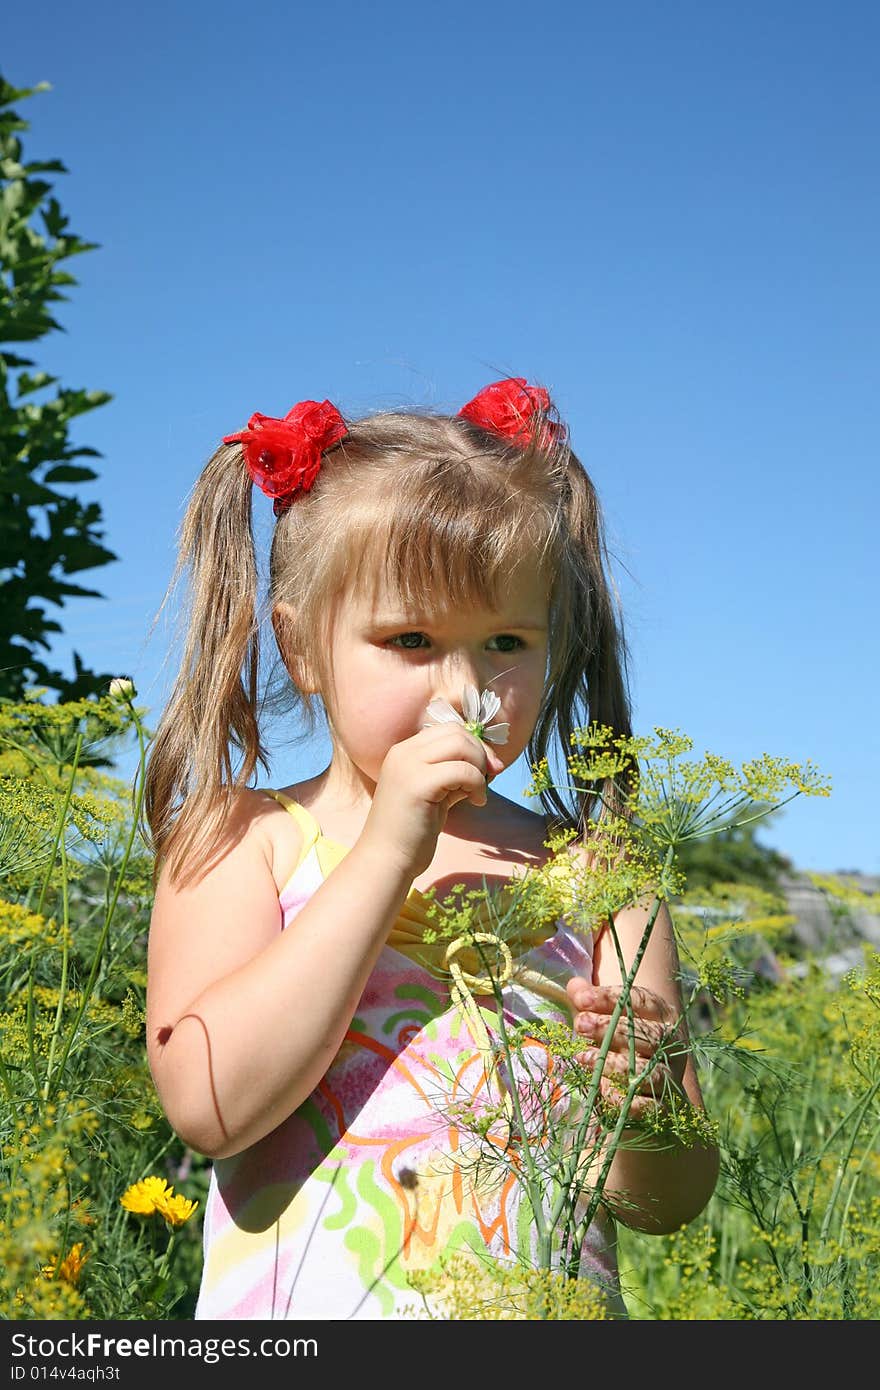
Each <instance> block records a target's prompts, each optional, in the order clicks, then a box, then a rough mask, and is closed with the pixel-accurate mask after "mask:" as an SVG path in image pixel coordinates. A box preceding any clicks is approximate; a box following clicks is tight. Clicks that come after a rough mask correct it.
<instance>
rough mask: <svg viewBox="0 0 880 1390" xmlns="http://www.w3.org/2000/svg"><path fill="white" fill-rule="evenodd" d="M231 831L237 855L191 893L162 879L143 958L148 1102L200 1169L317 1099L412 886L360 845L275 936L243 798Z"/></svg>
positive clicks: (270, 898)
mask: <svg viewBox="0 0 880 1390" xmlns="http://www.w3.org/2000/svg"><path fill="white" fill-rule="evenodd" d="M235 817H236V818H237V819H238V820H239V821H240V824H239V825H238V826H237V827H236V826H235V825H234V824H233V826H231V827H230V829H231V831H232V832H233V835H235V834H237V835H238V842H237V843H236V844H235V846H234V848H232V849H230V850H229V851H228V852H226V853H225V854H224V856H223V857H222V858H221V859H219V860H218V861H217V862H216V863H215V864H214V865H213V866H212V867H211V868H210V870H209V871H208V872H207V873H205V874H204V876H203V877H202V878H201V879H200V880H199V881H198V882H197V883H196V884H193V885H189V886H184V887H182V886H175V885H174V884H173V883H172V882H171V881H170V880H169V878H168V877H167V876H166V875H165V874H164V873H163V874H162V875H161V876H160V879H159V883H158V886H157V891H156V898H155V905H154V909H153V917H152V922H151V926H150V939H149V951H148V970H147V978H148V988H147V1053H148V1057H149V1062H150V1068H151V1070H152V1073H153V1078H154V1081H155V1084H156V1089H157V1091H158V1093H159V1098H160V1100H161V1101H162V1105H163V1108H164V1110H165V1113H166V1115H167V1117H168V1120H169V1122H170V1124H171V1125H172V1127H173V1128H174V1129H175V1130H176V1132H177V1133H178V1134H179V1135H180V1137H181V1138H182V1139H183V1140H184V1142H185V1143H187V1144H189V1145H190V1146H191V1147H192V1148H193V1149H195V1150H196V1151H197V1152H199V1153H203V1154H206V1155H208V1156H209V1157H211V1158H223V1157H227V1156H228V1155H230V1154H234V1153H238V1152H240V1151H241V1150H242V1149H244V1148H246V1147H247V1146H248V1145H250V1144H253V1143H255V1142H256V1141H257V1140H258V1139H262V1138H263V1137H264V1135H266V1134H268V1133H269V1132H270V1131H271V1130H273V1129H275V1128H276V1126H277V1125H279V1124H280V1123H281V1122H282V1121H283V1120H284V1119H286V1118H287V1116H288V1115H290V1114H291V1112H292V1111H293V1110H295V1109H296V1108H297V1106H299V1105H300V1104H301V1103H302V1101H303V1100H304V1099H305V1098H306V1096H308V1095H309V1093H310V1092H311V1091H312V1090H314V1088H315V1086H317V1084H318V1082H319V1081H320V1080H321V1078H322V1077H323V1075H324V1073H325V1072H326V1071H327V1068H328V1067H329V1065H330V1063H331V1062H332V1060H333V1058H334V1056H335V1055H336V1052H337V1051H338V1049H339V1047H340V1045H341V1043H342V1041H343V1038H344V1036H345V1032H346V1029H347V1028H348V1026H349V1024H350V1022H351V1019H352V1018H353V1016H354V1013H355V1009H356V1007H357V1004H358V1000H359V999H360V996H361V994H362V992H363V989H364V987H365V985H366V983H367V979H368V977H369V974H370V971H371V970H372V968H373V965H374V964H375V961H376V959H377V957H378V955H379V952H380V951H381V949H382V946H383V944H384V942H385V938H386V936H387V934H388V930H389V928H390V925H391V923H392V922H393V921H394V918H395V917H396V915H397V913H398V911H399V909H400V907H401V904H402V903H403V901H404V899H405V897H406V894H407V892H408V890H409V886H410V881H411V880H410V878H409V877H408V875H407V873H406V872H403V871H401V870H397V869H395V868H394V865H393V863H392V862H391V861H390V860H389V857H388V856H384V855H381V854H379V853H378V852H376V851H375V850H373V849H372V848H371V845H370V843H369V842H364V843H360V842H359V843H358V844H356V845H355V846H354V847H353V848H352V849H351V850H350V851H349V853H348V854H347V855H346V857H345V858H344V859H343V860H342V861H341V862H340V864H339V865H338V866H337V867H336V868H335V869H334V870H333V872H332V874H330V875H329V877H328V878H327V879H326V881H325V882H324V883H323V884H321V886H320V887H319V888H318V889H317V890H316V892H315V893H314V895H313V896H312V897H311V898H310V899H309V901H308V902H307V903H306V904H305V906H304V907H303V908H302V910H301V911H300V912H299V914H298V915H297V917H296V918H295V919H294V921H293V922H292V923H291V925H290V927H288V928H287V930H282V918H281V909H280V906H279V902H278V886H277V885H276V882H275V878H274V876H273V873H272V861H271V855H272V847H271V843H270V842H269V839H268V835H267V834H266V832H265V821H264V818H263V817H262V816H260V815H257V816H254V814H253V794H245V795H244V796H243V797H242V798H241V800H240V803H239V805H238V806H237V808H236V812H235ZM291 826H292V827H293V829H294V830H295V832H296V834H297V835H299V831H298V830H296V827H295V826H293V822H291ZM230 838H232V837H230Z"/></svg>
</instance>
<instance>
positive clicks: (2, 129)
mask: <svg viewBox="0 0 880 1390" xmlns="http://www.w3.org/2000/svg"><path fill="white" fill-rule="evenodd" d="M46 89H47V87H46V84H45V83H41V84H40V85H39V86H38V87H35V88H33V89H30V90H28V89H23V90H19V89H16V88H14V87H12V86H10V84H9V83H8V82H6V81H5V80H4V79H3V78H2V77H0V344H2V348H0V556H2V561H0V563H2V566H3V569H2V575H3V603H2V605H0V695H3V696H7V697H9V698H12V699H19V698H20V697H21V696H22V695H23V693H24V691H25V689H26V687H28V686H31V685H34V684H35V683H38V684H40V685H42V686H45V687H47V688H49V689H51V690H54V691H57V692H58V694H59V697H60V698H62V699H67V698H75V697H77V696H82V695H88V694H92V693H97V692H98V691H99V690H100V689H101V688H104V689H106V686H107V682H108V681H109V679H110V677H109V676H108V675H106V674H96V673H95V672H93V671H90V670H88V669H87V668H86V667H85V666H84V665H83V662H82V660H81V658H80V656H79V654H78V653H76V652H75V653H74V673H73V676H72V677H68V676H65V675H63V674H62V673H61V672H59V671H56V670H53V669H51V668H50V667H49V666H47V665H46V662H45V660H44V659H43V653H45V652H46V651H47V650H48V649H49V646H50V643H51V638H52V634H54V633H58V632H61V631H62V628H61V624H60V623H59V622H58V621H57V619H56V618H54V617H52V616H50V613H49V612H48V610H47V607H46V605H47V604H49V605H54V606H55V607H56V608H60V607H63V606H64V603H65V600H66V599H68V598H70V597H73V596H85V597H90V598H99V597H100V594H98V593H97V591H96V590H94V589H91V588H85V587H83V586H82V585H81V584H78V583H75V582H72V581H71V579H70V576H71V575H74V574H79V573H81V572H82V571H84V570H90V569H94V568H96V567H97V566H100V565H105V564H107V563H108V562H109V561H111V560H115V559H116V556H115V555H114V554H113V552H112V551H110V550H108V549H107V548H106V547H105V545H104V543H103V531H102V530H101V519H102V512H101V507H100V505H99V503H98V502H94V501H93V502H83V501H81V500H80V499H79V498H78V497H77V496H75V495H72V494H71V493H70V492H69V491H66V490H64V489H65V488H66V487H67V486H68V485H71V484H80V483H89V482H92V481H94V479H95V478H96V477H97V474H96V473H95V470H94V468H92V466H91V465H90V464H84V463H81V462H77V461H76V460H80V459H84V458H88V459H93V458H97V457H100V455H99V454H98V452H97V450H95V449H92V448H88V447H84V446H76V445H75V444H74V443H73V442H72V440H71V437H70V423H71V421H73V420H75V419H77V418H78V417H79V416H80V415H83V414H85V413H86V412H87V411H90V410H94V409H96V407H98V406H101V405H104V404H105V403H106V402H107V401H109V400H110V399H111V398H110V396H109V395H108V393H107V392H106V391H87V390H83V389H79V388H75V389H71V388H68V387H62V386H60V385H59V383H58V379H57V378H56V377H53V376H51V375H50V374H49V373H48V372H45V371H39V370H36V371H34V370H32V369H33V368H34V366H35V363H34V361H33V359H32V358H31V357H25V356H22V355H21V354H20V353H19V352H18V351H16V350H11V351H10V348H9V345H10V344H12V345H17V344H19V343H32V342H36V341H38V340H39V339H40V338H43V337H45V336H46V335H47V334H48V333H52V332H56V331H59V330H61V324H60V323H59V322H58V320H57V319H56V318H55V313H54V310H55V305H56V304H57V303H59V302H62V301H64V300H66V298H67V295H66V294H65V293H64V291H65V290H66V289H67V288H68V287H69V286H71V285H75V284H76V280H75V279H74V277H73V276H72V275H71V274H70V272H69V271H68V270H66V269H63V268H62V266H63V264H64V262H66V261H68V260H69V259H70V257H72V256H77V255H81V254H82V253H83V252H84V251H91V250H93V249H94V243H91V242H87V241H83V240H82V239H81V238H80V237H78V236H76V235H74V234H73V233H72V232H71V231H69V228H68V219H67V218H66V217H65V216H64V214H63V212H62V211H61V207H60V205H59V203H58V200H57V198H55V197H54V195H53V192H52V188H53V185H52V183H51V182H49V181H48V180H47V179H46V178H45V177H44V175H46V174H64V173H66V172H67V170H66V169H65V167H64V165H63V164H62V163H61V162H60V161H59V160H57V159H53V160H42V161H30V162H24V159H23V153H22V143H21V139H20V136H21V133H22V132H23V131H26V130H28V129H29V123H28V122H26V121H23V120H22V119H21V117H20V116H19V115H18V114H17V112H16V111H15V110H13V103H14V102H18V101H19V100H21V99H22V98H25V97H29V96H32V95H34V93H35V92H40V91H45V90H46Z"/></svg>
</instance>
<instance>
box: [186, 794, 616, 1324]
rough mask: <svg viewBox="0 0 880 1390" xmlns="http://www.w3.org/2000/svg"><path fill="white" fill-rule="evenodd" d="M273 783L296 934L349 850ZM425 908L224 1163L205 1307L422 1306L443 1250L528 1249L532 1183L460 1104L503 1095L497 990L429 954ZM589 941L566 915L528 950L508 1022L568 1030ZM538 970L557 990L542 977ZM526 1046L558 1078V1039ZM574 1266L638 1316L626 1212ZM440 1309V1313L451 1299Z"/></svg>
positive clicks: (598, 1228)
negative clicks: (624, 1230)
mask: <svg viewBox="0 0 880 1390" xmlns="http://www.w3.org/2000/svg"><path fill="white" fill-rule="evenodd" d="M272 795H275V796H276V799H277V800H279V801H281V803H282V804H283V805H285V806H286V808H287V809H288V811H289V812H290V813H291V814H292V815H293V816H294V817H295V819H296V820H297V822H298V824H299V826H300V829H301V830H302V832H303V845H302V851H301V854H300V859H299V863H298V864H297V866H296V868H295V870H294V872H293V874H292V876H291V878H290V880H289V882H288V883H287V885H286V886H285V888H284V889H283V891H282V892H281V894H280V895H279V901H280V907H281V912H282V919H283V929H284V930H288V931H291V930H293V931H295V930H296V925H295V923H296V916H297V913H298V912H299V911H300V910H301V908H302V907H303V906H304V905H305V904H306V903H307V902H308V900H309V898H310V897H311V895H312V894H313V893H314V892H315V891H316V890H317V889H318V888H319V887H320V885H321V883H322V882H323V881H324V879H325V877H326V876H327V875H328V874H329V873H330V872H331V870H332V869H333V868H334V867H335V865H336V864H338V863H339V861H340V859H341V858H342V857H343V856H344V854H345V853H346V848H345V846H343V845H338V844H336V843H335V842H333V841H331V840H328V839H326V838H325V837H324V836H323V835H322V834H321V831H320V829H319V828H318V825H317V823H316V822H315V820H314V818H313V817H312V816H311V815H310V814H309V812H308V811H306V810H305V808H304V807H302V806H299V805H298V804H297V803H295V802H291V801H289V800H288V799H287V798H284V797H283V796H281V794H279V793H272ZM427 906H428V903H427V901H426V899H425V898H424V896H423V895H422V894H421V893H420V892H419V891H418V890H417V889H415V888H413V889H411V890H410V893H409V895H408V897H407V899H406V902H405V903H404V906H403V908H402V910H401V914H400V917H399V918H398V921H397V923H396V924H395V928H394V929H393V930H392V932H391V933H390V935H389V938H388V945H386V946H385V947H384V948H383V950H382V952H381V954H380V956H379V959H378V961H377V964H376V966H375V968H374V970H373V973H372V975H371V976H370V980H369V983H368V984H367V987H366V989H365V990H364V992H363V995H362V997H361V999H360V1002H359V1004H358V1007H357V1011H356V1013H355V1016H354V1018H353V1019H352V1021H351V1026H350V1027H349V1029H348V1032H347V1033H346V1035H345V1039H344V1041H343V1044H342V1046H341V1047H340V1049H339V1052H338V1053H337V1055H336V1057H335V1059H334V1061H333V1063H332V1064H331V1066H330V1068H329V1070H328V1072H327V1073H326V1075H325V1076H324V1079H323V1080H322V1081H321V1083H320V1084H319V1085H318V1087H317V1088H316V1089H315V1090H314V1091H313V1093H312V1094H311V1096H310V1097H309V1098H308V1099H307V1100H306V1101H305V1102H304V1103H303V1104H302V1105H301V1106H300V1107H299V1109H298V1110H296V1111H295V1112H294V1113H293V1114H292V1115H290V1116H289V1117H288V1118H287V1119H286V1120H285V1121H284V1122H283V1123H282V1124H281V1125H279V1126H278V1128H277V1129H275V1130H274V1131H273V1132H272V1133H271V1134H268V1135H267V1136H266V1137H265V1138H264V1139H262V1140H260V1141H259V1142H258V1143H256V1144H254V1145H252V1146H251V1147H250V1148H248V1149H246V1150H244V1151H243V1152H242V1153H240V1154H236V1155H235V1156H234V1157H232V1158H225V1159H218V1160H216V1161H215V1163H214V1166H213V1171H212V1175H211V1181H210V1189H209V1193H208V1199H207V1202H206V1207H205V1216H204V1264H203V1271H202V1280H201V1288H200V1291H199V1298H198V1304H197V1307H196V1311H195V1317H196V1318H197V1319H227V1318H229V1319H232V1318H240V1319H312V1318H322V1319H324V1318H326V1319H338V1320H347V1319H361V1318H364V1319H380V1318H405V1317H424V1316H426V1311H425V1310H426V1307H430V1306H431V1303H430V1300H429V1301H428V1304H427V1305H426V1303H425V1301H424V1299H423V1298H422V1297H420V1296H419V1295H418V1294H417V1293H416V1292H415V1291H414V1290H413V1288H412V1286H411V1284H410V1283H409V1282H408V1276H409V1275H410V1273H411V1272H414V1271H424V1270H427V1269H429V1268H431V1267H436V1264H437V1261H438V1257H439V1256H441V1255H444V1254H449V1253H451V1252H453V1251H469V1252H476V1256H475V1258H479V1256H480V1254H482V1255H483V1256H485V1254H486V1253H487V1252H488V1253H489V1255H491V1256H493V1257H494V1258H496V1259H498V1260H501V1261H507V1262H510V1261H513V1260H515V1259H516V1258H517V1257H518V1256H519V1258H520V1259H523V1258H525V1259H528V1255H529V1251H530V1249H532V1248H533V1243H534V1223H533V1220H532V1214H531V1208H530V1206H529V1203H528V1202H527V1201H526V1200H525V1199H524V1196H523V1189H522V1186H521V1182H520V1180H519V1179H518V1178H517V1176H516V1173H515V1172H514V1171H512V1170H511V1169H510V1166H509V1165H508V1166H507V1167H503V1166H502V1167H499V1166H498V1165H497V1164H495V1165H491V1164H490V1165H489V1166H488V1168H487V1165H486V1163H485V1162H484V1161H483V1159H481V1158H480V1159H478V1158H477V1149H478V1147H479V1146H477V1145H476V1141H475V1140H474V1136H473V1130H472V1127H471V1126H470V1124H468V1125H464V1126H463V1125H462V1124H459V1123H456V1112H457V1110H458V1112H459V1113H467V1114H468V1115H469V1116H472V1115H473V1114H474V1112H475V1111H477V1112H479V1110H480V1107H482V1108H483V1110H484V1111H485V1112H487V1113H488V1112H490V1111H491V1112H492V1113H493V1114H494V1113H496V1112H498V1111H499V1109H500V1092H501V1091H503V1090H504V1086H503V1081H504V1080H506V1078H505V1077H503V1076H502V1074H501V1073H499V1072H498V1071H497V1067H496V1074H495V1075H494V1076H493V1074H492V1066H491V1065H490V1064H488V1063H487V1056H486V1050H485V1047H483V1046H481V1044H480V1042H479V1034H482V1037H483V1039H484V1040H485V1039H486V1037H487V1032H488V1034H491V1033H492V1026H493V1024H495V1025H496V1030H497V1015H496V1012H495V1005H494V1000H493V999H492V997H491V996H478V997H477V998H476V999H474V998H473V997H471V996H470V995H468V997H467V999H466V1000H465V1001H464V1003H463V1002H462V1001H461V998H460V996H458V995H457V993H456V990H455V987H454V985H453V986H452V989H451V988H450V986H451V981H450V979H449V975H448V973H447V974H446V975H445V977H444V975H443V974H442V973H438V972H437V971H432V970H431V969H430V968H427V966H426V964H425V959H426V954H427V953H426V951H425V948H424V946H423V944H422V932H423V931H424V929H425V928H426V927H429V926H430V927H436V925H437V923H436V921H431V920H430V919H429V918H428V916H427V914H426V909H427ZM591 947H592V942H591V939H590V937H589V935H588V934H585V935H584V936H581V935H577V936H576V935H575V934H574V933H573V932H572V931H570V930H569V929H568V928H567V927H565V926H564V925H559V926H558V928H557V930H556V932H555V934H554V935H552V936H550V937H549V938H548V939H547V940H545V941H544V942H543V943H542V944H540V945H538V946H536V947H533V948H532V949H531V950H530V951H529V952H528V954H527V955H524V956H522V957H520V958H519V960H518V962H517V973H516V974H515V975H514V978H513V979H512V981H511V982H510V983H509V984H507V985H506V986H505V989H504V1000H505V1018H506V1019H507V1021H508V1022H509V1023H510V1024H515V1023H516V1021H517V1020H528V1019H555V1020H558V1021H561V1022H564V1023H565V1024H566V1025H567V1027H569V1028H570V1026H571V1015H570V1013H569V1012H568V1010H567V1009H566V1007H565V1005H564V1002H563V1000H564V985H565V982H566V981H567V980H568V979H569V978H570V977H571V976H572V975H573V974H581V975H587V976H589V975H590V974H591V970H592V962H591V954H592V951H591ZM522 965H525V966H526V967H528V973H527V974H525V975H523V974H522V972H521V970H520V969H519V967H520V966H522ZM534 980H538V981H540V980H543V981H545V982H549V988H545V989H543V990H541V991H540V992H539V991H536V990H534V989H533V988H532V987H531V986H530V984H529V982H530V981H534ZM548 995H549V996H550V998H549V1000H548V997H547V996H548ZM475 1008H476V1009H477V1010H478V1015H479V1016H478V1017H477V1016H476V1015H475V1014H474V1012H473V1011H474V1009H475ZM295 1022H296V1021H295V1019H291V1026H295ZM475 1023H476V1025H477V1026H475ZM475 1034H477V1035H478V1036H477V1038H475ZM528 1055H529V1066H530V1067H533V1066H534V1065H535V1064H536V1063H537V1064H538V1065H540V1066H542V1067H543V1073H544V1076H545V1078H548V1079H549V1081H550V1083H551V1084H552V1068H553V1062H552V1058H550V1057H549V1053H548V1052H547V1049H546V1047H535V1048H533V1049H531V1051H530V1052H529V1054H528ZM557 1091H558V1092H559V1095H558V1098H557V1100H556V1101H554V1104H556V1105H557V1107H558V1108H560V1113H563V1111H566V1110H567V1111H568V1112H569V1113H570V1107H571V1098H570V1097H569V1096H567V1095H566V1094H565V1093H564V1092H563V1089H562V1088H561V1087H557ZM501 1098H503V1097H501ZM484 1148H485V1146H483V1149H484ZM480 1152H483V1150H480ZM471 1258H474V1256H471ZM580 1273H581V1277H582V1278H587V1279H589V1280H591V1281H592V1282H593V1285H594V1286H598V1288H600V1289H601V1290H602V1291H603V1297H604V1307H605V1310H606V1312H605V1315H606V1316H611V1317H626V1316H627V1314H626V1308H625V1305H624V1304H623V1301H622V1299H621V1297H620V1291H619V1285H618V1278H617V1262H616V1252H615V1234H614V1226H613V1222H612V1221H611V1220H610V1219H609V1218H608V1217H607V1216H606V1215H605V1213H604V1212H603V1211H601V1210H600V1212H599V1215H598V1216H597V1218H596V1220H595V1221H594V1222H593V1223H592V1225H591V1227H590V1230H589V1233H588V1236H587V1240H586V1243H585V1246H584V1248H583V1251H582V1258H581V1266H580ZM432 1315H433V1316H441V1317H442V1316H443V1311H442V1307H441V1306H440V1305H435V1306H434V1307H433V1308H432Z"/></svg>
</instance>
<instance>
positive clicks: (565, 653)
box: [529, 455, 632, 835]
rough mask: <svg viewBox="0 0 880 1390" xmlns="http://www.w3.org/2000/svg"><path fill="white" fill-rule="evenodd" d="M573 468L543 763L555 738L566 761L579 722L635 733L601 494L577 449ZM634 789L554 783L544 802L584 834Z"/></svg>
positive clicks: (563, 518) (540, 740) (555, 598)
mask: <svg viewBox="0 0 880 1390" xmlns="http://www.w3.org/2000/svg"><path fill="white" fill-rule="evenodd" d="M565 471H566V485H565V497H564V500H563V502H562V506H561V510H560V514H559V517H558V521H559V532H560V563H559V568H558V572H557V581H556V585H555V589H554V593H553V595H552V597H551V641H550V650H551V668H550V672H549V679H548V682H547V698H546V700H545V704H544V706H543V708H542V710H541V713H540V715H539V718H538V722H537V725H536V727H535V731H534V733H533V735H532V740H531V742H530V744H529V757H530V759H531V761H532V763H533V765H535V764H537V763H539V762H541V761H542V759H544V758H545V757H546V756H547V750H548V748H549V747H550V746H551V743H552V742H554V741H555V742H556V745H557V747H558V748H560V750H561V751H562V755H563V768H566V767H567V758H568V755H569V754H570V752H571V748H572V744H571V734H572V732H573V730H574V729H575V728H577V727H580V726H582V725H587V724H593V723H595V724H601V725H606V726H608V727H609V728H610V729H611V730H612V731H613V734H614V735H615V736H616V735H623V736H625V737H630V736H631V735H632V712H631V701H630V697H629V691H628V680H627V662H628V649H627V644H626V639H625V636H624V630H623V619H622V614H621V606H620V601H619V597H618V595H617V592H616V589H615V588H614V585H613V581H612V579H611V571H610V565H609V563H608V554H607V547H606V543H605V538H604V527H603V522H602V515H601V509H600V505H599V499H598V497H597V495H596V491H595V488H594V487H593V484H592V482H591V481H590V479H589V477H588V475H587V473H586V472H585V470H584V469H583V468H582V466H581V465H580V463H579V462H578V460H577V459H576V458H575V457H574V456H573V455H570V456H569V461H568V466H567V468H566V470H565ZM628 790H630V788H629V787H627V788H624V787H621V786H617V785H615V784H614V783H612V782H610V781H609V782H605V783H601V784H596V785H593V786H587V787H584V788H582V789H580V790H579V791H578V792H577V793H574V794H573V795H571V796H570V797H569V798H568V799H566V798H565V797H564V796H563V795H562V794H561V792H560V791H559V790H558V789H557V788H555V787H552V786H551V787H549V788H547V789H546V791H543V792H542V793H541V802H542V804H543V806H544V809H545V811H546V812H547V813H548V814H549V815H550V816H551V818H553V820H554V821H555V825H556V827H557V828H560V827H569V828H575V829H576V830H577V831H578V833H579V834H581V835H583V834H584V833H585V829H586V823H587V820H588V819H589V818H591V817H592V818H596V817H598V816H599V815H601V816H603V817H605V816H608V815H610V814H623V813H624V811H625V807H626V794H625V793H626V791H628Z"/></svg>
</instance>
